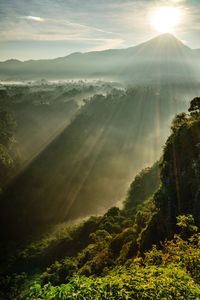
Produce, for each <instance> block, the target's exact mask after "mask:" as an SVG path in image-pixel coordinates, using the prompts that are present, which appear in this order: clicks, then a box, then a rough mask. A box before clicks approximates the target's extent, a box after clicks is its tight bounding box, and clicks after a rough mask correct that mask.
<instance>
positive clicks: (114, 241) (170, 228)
mask: <svg viewBox="0 0 200 300" xmlns="http://www.w3.org/2000/svg"><path fill="white" fill-rule="evenodd" d="M171 129H172V132H171V135H170V137H169V138H168V139H167V142H166V144H165V147H164V150H163V155H162V157H161V159H160V161H159V162H158V163H156V164H154V165H153V167H152V168H148V169H145V170H143V171H142V172H141V173H140V174H139V175H138V176H136V177H135V179H134V181H133V183H132V184H131V186H130V189H129V192H128V194H127V198H126V199H125V202H124V207H123V208H122V209H119V208H117V207H113V208H111V209H109V210H108V211H107V213H105V214H104V215H103V216H102V217H101V216H96V217H91V218H89V219H88V220H87V221H85V222H83V223H81V224H79V225H75V226H69V225H63V226H61V227H59V228H58V229H57V230H55V231H54V233H52V234H50V235H49V236H46V237H44V238H43V239H40V240H38V241H35V242H33V243H31V244H30V245H29V246H26V247H25V248H23V249H20V250H18V251H17V252H16V253H15V255H13V256H12V258H10V259H9V263H6V264H3V263H2V278H1V291H2V297H5V295H6V299H13V298H15V299H56V300H57V299H88V300H89V299H99V300H100V299H136V300H161V299H162V300H163V299H173V300H180V299H183V300H184V299H187V300H196V299H198V297H200V250H199V249H200V248H199V247H200V235H199V227H200V212H199V209H198V208H199V203H200V187H199V178H200V156H199V144H200V135H199V132H200V98H195V99H193V100H192V102H191V105H190V108H189V113H188V114H179V115H177V116H176V117H175V119H174V120H173V122H172V128H171ZM165 239H167V240H165ZM153 244H155V246H153ZM5 274H6V275H7V276H5Z"/></svg>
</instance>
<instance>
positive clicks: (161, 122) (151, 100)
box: [1, 87, 184, 235]
mask: <svg viewBox="0 0 200 300" xmlns="http://www.w3.org/2000/svg"><path fill="white" fill-rule="evenodd" d="M173 94H174V91H173V90H172V91H171V93H170V92H168V91H167V90H166V89H163V90H161V91H160V92H158V91H157V90H154V89H152V88H145V87H143V88H138V89H135V90H127V91H126V92H122V91H121V92H120V91H114V92H113V93H112V94H110V95H108V96H102V95H99V96H98V95H97V96H95V97H94V99H93V100H91V101H90V102H89V103H88V104H87V105H86V106H84V107H83V109H82V110H81V111H80V113H79V114H78V115H77V116H76V118H75V119H74V121H73V122H72V123H71V125H70V126H68V127H67V128H66V129H65V130H64V131H63V132H62V133H61V134H60V135H59V136H58V137H57V138H56V139H55V140H54V141H53V142H52V143H51V144H50V145H49V146H48V147H47V148H46V149H45V150H44V151H43V152H42V153H41V154H40V155H39V156H38V157H37V158H36V159H35V160H34V161H33V162H32V163H31V164H30V166H29V167H28V168H27V169H26V170H25V171H24V172H23V173H22V174H21V175H19V176H18V177H17V178H16V179H15V180H14V181H13V182H12V184H11V185H10V186H9V187H8V189H7V191H6V192H5V193H4V195H3V197H2V199H1V222H3V224H2V228H4V226H6V228H7V230H8V231H7V232H6V231H5V234H6V235H7V234H8V232H9V230H11V232H12V233H13V232H14V233H16V234H17V235H19V233H20V235H21V233H22V232H23V233H27V232H29V233H31V230H36V229H37V230H40V227H41V226H44V225H49V224H52V223H54V222H60V221H62V220H69V219H72V218H73V219H74V218H79V217H83V216H87V215H90V214H94V213H100V212H103V211H105V210H106V209H107V208H109V207H110V206H112V205H113V204H116V203H117V202H118V201H120V200H122V199H123V198H124V195H125V193H126V190H127V187H128V186H129V183H130V181H131V179H132V178H133V176H134V175H136V174H137V172H138V170H140V169H141V168H143V167H145V166H147V165H151V164H152V163H153V162H154V161H155V160H156V159H158V158H159V157H160V153H161V145H162V144H163V142H164V139H165V138H166V135H167V133H168V130H169V128H168V123H169V119H170V117H171V116H172V115H173V114H174V113H176V112H177V111H180V110H182V109H183V106H184V104H183V103H182V102H180V101H179V102H177V101H176V97H174V96H172V95H173Z"/></svg>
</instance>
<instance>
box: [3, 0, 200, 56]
mask: <svg viewBox="0 0 200 300" xmlns="http://www.w3.org/2000/svg"><path fill="white" fill-rule="evenodd" d="M166 5H170V6H173V7H177V8H178V9H180V10H181V12H182V20H181V22H180V24H179V25H178V26H177V27H176V30H175V32H174V34H175V35H176V37H177V38H179V39H180V40H182V41H183V42H184V43H186V44H187V45H188V46H190V47H191V48H200V38H199V36H200V34H199V33H200V13H199V12H200V0H190V1H189V0H188V1H186V0H168V1H165V0H160V1H157V0H141V1H138V0H28V1H27V0H0V61H4V60H7V59H11V58H13V59H19V60H23V61H24V60H29V59H49V58H56V57H61V56H66V55H68V54H70V53H72V52H88V51H99V50H104V49H110V48H127V47H131V46H135V45H137V44H139V43H141V42H144V41H146V40H148V39H151V38H152V37H154V36H156V35H158V34H159V32H157V30H156V29H155V28H153V27H152V26H151V24H150V17H151V15H152V12H153V11H154V10H155V9H156V8H158V7H162V6H166Z"/></svg>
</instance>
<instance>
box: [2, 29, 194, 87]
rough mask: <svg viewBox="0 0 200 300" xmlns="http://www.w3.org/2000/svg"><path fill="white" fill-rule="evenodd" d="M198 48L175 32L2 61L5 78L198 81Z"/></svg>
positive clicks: (158, 81) (141, 81)
mask: <svg viewBox="0 0 200 300" xmlns="http://www.w3.org/2000/svg"><path fill="white" fill-rule="evenodd" d="M196 53H197V52H196V50H192V49H190V48H189V47H187V46H186V45H184V44H183V43H182V42H181V41H179V40H178V39H177V38H175V37H174V36H173V35H171V34H163V35H160V36H158V37H156V38H153V39H151V40H149V41H147V42H145V43H142V44H140V45H138V46H135V47H130V48H127V49H112V50H104V51H93V52H88V53H73V54H70V55H68V56H66V57H61V58H57V59H51V60H36V61H34V60H30V61H25V62H19V61H16V60H10V61H6V62H1V63H0V78H1V79H8V80H9V79H39V78H46V79H50V78H51V79H64V78H109V79H118V80H125V81H131V82H135V83H143V82H150V83H160V82H162V81H171V82H172V81H173V82H174V80H176V81H179V82H180V81H181V82H183V81H186V82H188V81H196V78H197V74H200V70H199V69H197V67H196V65H197V64H196V59H197V56H196Z"/></svg>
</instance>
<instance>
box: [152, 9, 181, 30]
mask: <svg viewBox="0 0 200 300" xmlns="http://www.w3.org/2000/svg"><path fill="white" fill-rule="evenodd" d="M181 18H182V11H181V9H179V8H177V7H171V6H166V7H159V8H157V9H155V10H154V11H153V12H152V13H151V15H150V24H151V26H152V27H153V28H154V29H156V30H157V31H159V32H161V33H173V32H174V31H175V29H176V27H177V25H178V24H179V23H180V22H181Z"/></svg>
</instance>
